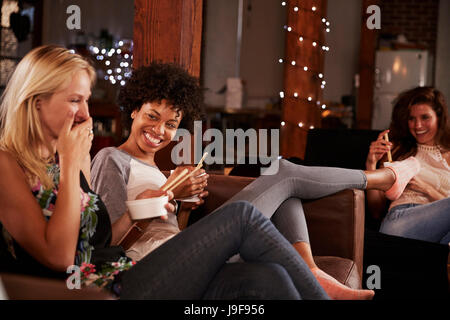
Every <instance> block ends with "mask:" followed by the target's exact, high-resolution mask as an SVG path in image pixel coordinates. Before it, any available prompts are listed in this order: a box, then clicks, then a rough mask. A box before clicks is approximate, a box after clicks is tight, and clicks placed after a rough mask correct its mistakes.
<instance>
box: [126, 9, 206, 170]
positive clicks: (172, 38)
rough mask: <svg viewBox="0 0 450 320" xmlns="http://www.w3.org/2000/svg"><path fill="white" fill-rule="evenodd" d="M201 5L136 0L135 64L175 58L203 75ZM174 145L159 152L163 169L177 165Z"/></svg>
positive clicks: (195, 74) (158, 158) (196, 74)
mask: <svg viewBox="0 0 450 320" xmlns="http://www.w3.org/2000/svg"><path fill="white" fill-rule="evenodd" d="M202 9H203V0H135V1H134V10H135V12H134V30H133V31H134V34H133V46H134V47H133V68H138V67H140V66H145V65H148V64H149V63H150V62H151V61H163V62H175V63H178V64H180V65H181V66H182V67H184V68H185V69H186V70H187V71H188V72H189V73H190V74H191V75H193V76H195V77H197V78H198V77H200V58H201V39H202V11H203V10H202ZM174 145H175V143H174V142H172V143H171V145H169V146H168V147H166V148H164V149H163V150H161V151H160V152H158V153H157V154H156V157H155V161H156V164H157V165H158V167H159V168H160V169H161V170H170V169H174V168H175V165H174V164H173V163H172V161H171V151H172V147H173V146H174ZM191 150H192V151H193V150H194V149H193V148H191ZM192 154H194V152H192Z"/></svg>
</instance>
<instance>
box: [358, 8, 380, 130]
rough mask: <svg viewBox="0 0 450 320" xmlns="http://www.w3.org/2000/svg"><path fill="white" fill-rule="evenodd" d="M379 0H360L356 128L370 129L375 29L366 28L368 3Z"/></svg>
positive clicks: (376, 34)
mask: <svg viewBox="0 0 450 320" xmlns="http://www.w3.org/2000/svg"><path fill="white" fill-rule="evenodd" d="M379 4H380V0H362V21H361V42H360V49H359V83H360V85H359V94H358V104H357V109H356V128H357V129H371V127H372V110H373V86H374V81H375V80H374V77H375V51H376V46H377V37H378V30H377V29H373V30H371V29H369V28H367V25H366V22H367V18H368V17H369V14H368V13H366V11H367V7H368V6H370V5H379Z"/></svg>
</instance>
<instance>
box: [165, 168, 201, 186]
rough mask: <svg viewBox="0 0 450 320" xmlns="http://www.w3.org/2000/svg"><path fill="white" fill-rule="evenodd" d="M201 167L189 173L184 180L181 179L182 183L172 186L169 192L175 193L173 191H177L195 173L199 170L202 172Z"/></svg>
mask: <svg viewBox="0 0 450 320" xmlns="http://www.w3.org/2000/svg"><path fill="white" fill-rule="evenodd" d="M200 169H201V167H198V168H195V169H194V170H192V171H191V173H189V174H188V175H187V176H184V177H183V179H181V180H180V181H178V182H177V183H176V184H175V185H172V187H170V188H169V189H168V190H167V191H173V189H175V188H176V187H178V186H179V185H180V184H182V183H183V182H185V181H186V180H187V179H188V178H190V177H192V175H193V174H194V173H196V172H197V171H198V170H200Z"/></svg>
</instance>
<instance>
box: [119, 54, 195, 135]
mask: <svg viewBox="0 0 450 320" xmlns="http://www.w3.org/2000/svg"><path fill="white" fill-rule="evenodd" d="M163 99H165V100H167V102H168V104H169V105H171V106H173V108H174V109H175V110H176V111H181V112H182V114H183V119H182V121H181V123H180V127H183V128H187V129H188V130H192V128H193V122H194V121H195V120H200V119H202V117H203V90H202V88H201V87H200V85H199V83H198V79H197V78H195V77H193V76H191V75H190V74H189V73H188V72H187V71H186V70H184V69H183V68H182V67H181V66H179V65H177V64H175V63H163V62H159V61H158V62H152V63H150V65H148V66H142V67H140V68H137V69H135V70H133V73H132V75H131V77H130V78H129V79H128V81H127V83H126V84H125V85H124V86H123V87H122V88H121V89H120V92H119V96H118V104H119V107H120V110H121V112H122V121H123V125H124V127H125V128H127V129H129V128H130V127H131V123H132V121H131V113H132V112H133V111H135V110H137V111H139V110H140V108H141V107H142V105H143V104H145V103H149V102H158V103H161V101H162V100H163Z"/></svg>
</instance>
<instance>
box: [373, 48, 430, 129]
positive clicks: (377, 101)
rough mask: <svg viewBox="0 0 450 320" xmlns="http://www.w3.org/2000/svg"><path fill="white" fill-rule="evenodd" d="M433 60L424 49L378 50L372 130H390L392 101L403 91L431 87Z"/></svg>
mask: <svg viewBox="0 0 450 320" xmlns="http://www.w3.org/2000/svg"><path fill="white" fill-rule="evenodd" d="M429 60H430V57H429V54H428V52H427V51H423V50H395V51H394V50H393V51H377V52H376V61H375V87H374V97H373V99H374V100H373V112H372V129H373V130H384V129H387V128H389V124H390V121H391V115H392V108H393V101H394V99H395V98H396V97H397V96H398V94H399V93H401V92H402V91H405V90H408V89H412V88H414V87H418V86H421V87H423V86H427V85H430V61H429Z"/></svg>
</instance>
